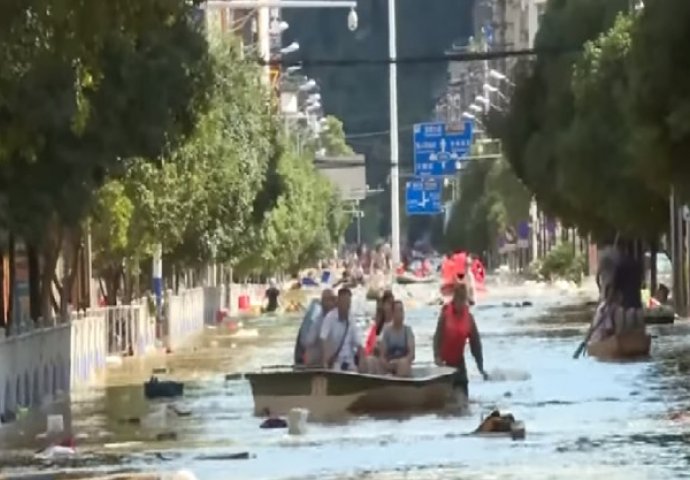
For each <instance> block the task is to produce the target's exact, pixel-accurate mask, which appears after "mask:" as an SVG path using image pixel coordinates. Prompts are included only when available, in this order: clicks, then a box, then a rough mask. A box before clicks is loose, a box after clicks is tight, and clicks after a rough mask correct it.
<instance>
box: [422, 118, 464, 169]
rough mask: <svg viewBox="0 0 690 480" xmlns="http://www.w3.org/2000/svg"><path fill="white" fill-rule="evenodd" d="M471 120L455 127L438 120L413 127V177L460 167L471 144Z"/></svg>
mask: <svg viewBox="0 0 690 480" xmlns="http://www.w3.org/2000/svg"><path fill="white" fill-rule="evenodd" d="M472 130H473V123H472V122H471V121H465V122H462V123H459V124H458V125H457V127H453V126H451V125H447V124H445V123H442V122H436V123H418V124H416V125H415V126H414V132H413V138H414V173H415V175H416V176H419V177H423V176H437V177H443V176H449V175H454V174H455V172H457V171H458V169H459V168H460V164H461V161H462V157H464V156H465V155H467V152H469V150H470V146H471V145H472Z"/></svg>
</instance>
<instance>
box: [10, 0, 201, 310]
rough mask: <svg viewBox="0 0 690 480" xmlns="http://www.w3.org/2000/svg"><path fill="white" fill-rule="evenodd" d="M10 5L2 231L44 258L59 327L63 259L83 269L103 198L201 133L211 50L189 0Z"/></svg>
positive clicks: (45, 298)
mask: <svg viewBox="0 0 690 480" xmlns="http://www.w3.org/2000/svg"><path fill="white" fill-rule="evenodd" d="M2 8H3V11H2V14H0V17H2V20H1V21H0V23H2V33H1V34H0V44H1V45H2V47H0V60H1V61H2V64H3V69H2V72H1V73H0V92H1V93H0V132H1V133H0V192H1V193H0V200H1V202H0V222H1V223H2V225H3V226H4V227H5V228H8V229H9V230H11V231H12V232H14V233H15V234H17V235H18V236H19V237H21V238H23V239H24V240H25V241H27V242H28V243H29V244H30V246H31V247H32V250H34V251H38V252H40V253H41V257H42V260H43V261H42V262H41V265H42V275H41V281H40V283H41V296H42V299H41V304H42V307H41V311H42V314H43V317H44V318H49V317H51V316H52V309H51V307H50V295H51V287H52V279H53V276H54V271H55V264H56V261H57V257H58V254H59V252H60V249H61V247H62V246H63V245H67V246H70V247H71V248H66V249H65V251H64V252H63V254H64V255H65V259H66V262H67V263H68V264H72V263H73V262H74V261H75V260H76V255H75V251H76V246H77V244H78V242H79V239H80V236H81V235H80V233H81V232H80V230H81V220H82V219H83V217H84V214H85V213H86V212H87V211H88V210H89V208H90V207H91V205H92V200H93V194H94V192H95V191H96V190H97V189H98V187H99V186H100V185H101V184H102V183H103V182H104V180H105V179H107V178H108V177H109V176H118V175H120V174H122V172H123V171H124V167H125V161H126V159H128V158H131V157H135V156H142V157H146V158H156V157H157V156H158V155H159V154H160V153H162V152H163V149H164V148H165V147H167V146H169V145H171V144H172V143H174V142H175V141H176V140H178V139H179V138H181V137H183V136H184V135H186V134H187V133H188V132H189V131H190V130H191V128H192V126H193V124H194V123H195V118H196V116H197V112H198V111H199V110H200V109H202V108H203V104H204V100H205V93H204V92H205V88H204V86H205V82H206V77H207V73H208V68H207V62H206V44H205V39H204V37H203V35H202V34H201V32H198V31H197V29H196V27H194V26H192V25H191V24H190V22H189V20H188V14H189V12H190V7H189V6H188V5H187V4H186V3H185V2H183V1H182V0H179V1H172V2H165V1H158V0H157V1H153V2H144V3H142V2H134V1H132V0H115V1H113V2H109V3H108V4H107V5H96V4H94V5H89V6H85V5H84V4H83V2H79V1H76V0H52V1H51V0H42V1H40V0H35V1H32V2H28V3H27V2H17V1H11V2H9V3H8V2H5V3H4V4H3V7H2ZM74 265H76V264H74ZM74 271H75V270H74V269H72V273H71V274H70V275H68V276H66V277H65V278H64V279H63V285H62V290H63V295H62V309H63V310H64V309H66V306H67V302H68V300H69V299H68V298H67V297H68V295H66V292H68V291H69V289H70V283H71V279H72V278H73V274H74ZM33 280H36V279H33Z"/></svg>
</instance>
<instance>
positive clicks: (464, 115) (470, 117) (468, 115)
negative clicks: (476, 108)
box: [462, 112, 477, 120]
mask: <svg viewBox="0 0 690 480" xmlns="http://www.w3.org/2000/svg"><path fill="white" fill-rule="evenodd" d="M462 118H466V119H467V120H476V119H477V117H476V115H472V114H471V113H470V112H462Z"/></svg>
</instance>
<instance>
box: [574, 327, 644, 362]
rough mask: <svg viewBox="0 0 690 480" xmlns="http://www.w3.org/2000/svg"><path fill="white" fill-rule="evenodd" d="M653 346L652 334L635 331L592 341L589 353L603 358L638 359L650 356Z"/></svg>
mask: <svg viewBox="0 0 690 480" xmlns="http://www.w3.org/2000/svg"><path fill="white" fill-rule="evenodd" d="M651 346H652V337H651V335H648V334H646V333H645V332H642V331H633V332H625V333H621V334H618V335H614V336H612V337H609V338H606V339H604V340H600V341H596V342H591V343H590V344H589V345H588V346H587V353H588V354H589V355H590V356H592V357H597V358H599V359H602V360H627V359H637V358H644V357H647V356H649V351H650V349H651Z"/></svg>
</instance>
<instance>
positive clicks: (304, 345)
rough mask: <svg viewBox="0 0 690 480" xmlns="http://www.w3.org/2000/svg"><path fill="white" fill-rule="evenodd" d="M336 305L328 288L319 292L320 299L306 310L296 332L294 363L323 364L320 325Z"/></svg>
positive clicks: (333, 294)
mask: <svg viewBox="0 0 690 480" xmlns="http://www.w3.org/2000/svg"><path fill="white" fill-rule="evenodd" d="M335 305H336V297H335V293H333V290H331V289H330V288H327V289H325V290H324V291H323V292H321V300H320V301H316V300H315V301H314V304H313V305H312V307H311V308H310V309H309V310H308V311H307V315H306V316H305V317H304V320H303V321H302V326H301V327H300V331H299V333H298V334H297V342H296V343H295V364H296V365H306V366H310V367H320V366H321V365H323V355H322V351H321V340H320V338H319V335H320V334H321V326H322V325H323V319H324V317H325V316H326V314H327V313H328V312H330V311H331V310H333V309H334V308H335Z"/></svg>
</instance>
